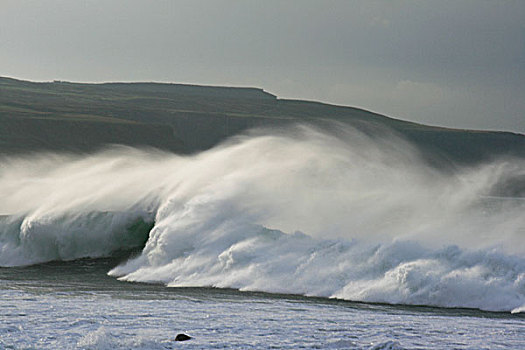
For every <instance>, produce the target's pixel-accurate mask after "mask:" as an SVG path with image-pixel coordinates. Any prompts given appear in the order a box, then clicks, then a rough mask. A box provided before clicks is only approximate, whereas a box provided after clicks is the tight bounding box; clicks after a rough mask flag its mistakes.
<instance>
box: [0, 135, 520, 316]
mask: <svg viewBox="0 0 525 350" xmlns="http://www.w3.org/2000/svg"><path fill="white" fill-rule="evenodd" d="M0 171H1V172H0V193H2V201H1V203H0V213H2V214H4V216H3V217H2V219H1V221H0V225H1V226H0V230H1V231H0V265H1V266H22V265H30V264H38V263H43V262H48V261H55V260H74V259H79V258H85V257H90V258H96V257H107V256H111V254H112V253H113V252H115V251H118V250H126V249H131V248H137V247H138V248H142V250H141V252H140V254H139V255H138V256H136V257H134V258H132V259H130V260H129V261H126V262H125V263H122V264H121V265H119V266H117V267H115V268H113V269H112V270H111V271H109V274H110V275H111V276H115V277H117V278H119V279H121V280H124V281H134V282H153V283H163V284H165V285H167V286H173V287H179V286H185V287H187V286H205V287H207V286H212V287H220V288H235V289H239V290H242V291H244V290H246V291H265V292H273V293H289V294H301V295H307V296H322V297H330V298H341V299H347V300H353V301H366V302H381V303H392V304H414V305H434V306H443V307H469V308H478V309H482V310H491V311H509V312H520V311H523V310H524V308H525V259H524V258H523V253H524V252H525V215H523V213H524V211H523V209H524V208H525V205H524V204H525V202H524V201H523V200H520V199H515V200H512V199H507V200H504V199H501V200H497V199H494V198H492V197H490V196H489V195H490V193H491V189H492V187H494V186H495V185H497V184H498V183H501V181H504V180H505V178H508V177H510V176H514V177H515V176H518V175H521V176H523V174H525V164H524V163H523V162H522V161H521V162H517V161H509V160H506V161H495V162H491V163H490V164H486V165H483V166H479V167H476V168H474V169H468V170H467V169H465V170H455V171H453V172H440V171H439V170H436V169H435V168H433V167H431V166H429V165H426V164H425V162H423V161H422V160H421V158H420V157H419V155H418V153H417V151H416V150H415V149H414V148H413V147H411V145H410V144H408V143H406V142H404V141H403V140H401V139H399V138H396V137H395V136H393V135H389V137H386V138H382V139H380V140H378V139H372V138H370V137H368V136H366V135H365V134H363V133H360V132H357V131H355V130H352V129H346V130H344V132H343V133H341V132H339V135H338V136H337V137H336V136H333V135H330V134H327V133H324V132H322V131H320V130H316V129H313V128H308V127H299V128H295V129H293V130H288V131H287V132H286V133H274V134H268V133H262V132H259V133H252V134H250V135H247V136H246V135H245V136H242V137H238V138H236V139H234V140H231V141H230V142H228V143H226V144H224V145H221V146H219V147H217V148H215V149H212V150H209V151H206V152H203V153H200V154H197V155H194V156H185V157H183V156H178V155H174V154H168V153H163V152H160V151H156V150H137V149H131V148H123V147H115V148H113V149H110V150H106V151H104V152H100V153H97V154H95V155H89V156H84V157H79V156H74V155H56V154H44V155H33V156H28V157H25V158H7V159H5V160H4V161H3V162H2V166H1V170H0ZM148 223H151V225H150V226H149V225H148ZM137 226H139V227H147V228H148V229H150V228H151V230H150V231H149V232H142V233H140V232H137V231H140V230H138V229H137ZM134 227H135V229H133V228H134ZM144 242H145V244H144ZM141 245H144V246H143V247H141Z"/></svg>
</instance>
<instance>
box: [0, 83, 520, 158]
mask: <svg viewBox="0 0 525 350" xmlns="http://www.w3.org/2000/svg"><path fill="white" fill-rule="evenodd" d="M332 121H337V122H342V123H346V124H349V125H351V126H353V127H356V128H358V129H360V130H363V131H364V132H367V133H369V134H371V135H373V136H374V137H382V135H384V131H385V130H390V131H393V132H394V133H396V134H398V135H401V136H402V137H405V138H407V139H408V140H410V141H412V142H413V143H414V144H415V145H416V146H417V147H418V148H419V149H420V150H421V152H422V153H423V155H424V156H425V157H426V158H427V159H428V160H429V161H430V162H433V163H435V164H437V165H439V166H441V165H445V164H452V165H453V164H454V163H458V164H475V163H477V162H480V161H483V160H487V159H491V158H493V157H497V156H513V157H521V158H525V136H524V135H520V134H513V133H508V132H481V131H471V130H454V129H446V128H438V127H430V126H425V125H421V124H416V123H411V122H405V121H401V120H397V119H392V118H389V117H386V116H383V115H379V114H376V113H372V112H368V111H365V110H362V109H358V108H352V107H343V106H333V105H328V104H323V103H318V102H310V101H297V100H283V99H278V98H276V97H275V96H274V95H271V94H269V93H267V92H265V91H263V90H262V89H256V88H232V87H208V86H195V85H180V84H158V83H105V84H79V83H69V82H52V83H34V82H27V81H20V80H15V79H10V78H0V153H13V152H14V153H19V152H28V151H38V150H64V151H92V150H95V149H97V148H99V147H101V146H103V145H104V144H108V143H119V144H124V145H132V146H139V145H146V146H152V147H157V148H161V149H166V150H170V151H174V152H185V153H191V152H196V151H199V150H203V149H207V148H210V147H212V146H213V145H215V144H217V143H218V142H221V141H222V140H224V139H225V138H227V137H229V136H232V135H235V134H238V133H240V132H242V131H244V130H247V129H249V128H252V127H257V126H265V127H282V126H284V125H287V124H290V123H297V122H306V123H313V124H318V125H321V126H324V127H330V126H329V125H330V123H331V122H332ZM327 125H328V126H327Z"/></svg>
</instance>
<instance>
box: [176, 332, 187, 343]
mask: <svg viewBox="0 0 525 350" xmlns="http://www.w3.org/2000/svg"><path fill="white" fill-rule="evenodd" d="M190 339H191V337H190V336H189V335H186V334H183V333H180V334H177V336H176V337H175V341H185V340H190Z"/></svg>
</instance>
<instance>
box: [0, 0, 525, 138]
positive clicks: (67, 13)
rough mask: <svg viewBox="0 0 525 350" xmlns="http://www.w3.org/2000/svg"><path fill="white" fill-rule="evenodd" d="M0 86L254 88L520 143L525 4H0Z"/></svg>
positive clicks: (109, 0) (124, 0)
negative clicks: (8, 82)
mask: <svg viewBox="0 0 525 350" xmlns="http://www.w3.org/2000/svg"><path fill="white" fill-rule="evenodd" d="M0 76H8V77H14V78H19V79H26V80H33V81H50V80H67V81H78V82H106V81H157V82H173V83H191V84H202V85H227V86H254V87H260V88H263V89H264V90H266V91H268V92H271V93H273V94H275V95H277V96H278V97H280V98H298V99H307V100H315V101H322V102H327V103H333V104H339V105H348V106H354V107H360V108H364V109H367V110H371V111H374V112H378V113H381V114H385V115H388V116H391V117H395V118H398V119H403V120H410V121H415V122H418V123H424V124H430V125H438V126H446V127H454V128H468V129H489V130H505V131H513V132H519V133H525V1H522V0H515V1H512V0H505V1H495V0H494V1H484V0H454V1H448V0H436V1H422V0H421V1H415V0H414V1H405V0H388V1H387V0H385V1H373V0H369V1H351V0H348V1H335V0H333V1H332V0H325V1H315V0H297V1H286V0H280V1H276V0H264V1H259V0H257V1H251V0H242V1H241V0H238V1H235V0H214V1H199V0H192V1H177V0H172V1H160V0H151V1H146V0H144V1H138V0H93V1H90V0H77V1H73V0H60V1H59V0H54V1H53V0H49V1H48V0H40V1H26V0H0Z"/></svg>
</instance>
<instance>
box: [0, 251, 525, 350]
mask: <svg viewBox="0 0 525 350" xmlns="http://www.w3.org/2000/svg"><path fill="white" fill-rule="evenodd" d="M116 263H117V261H116V260H115V259H97V260H78V261H73V262H55V263H47V264H42V265H35V266H29V267H18V268H0V348H1V349H79V348H80V349H223V348H234V349H270V348H275V349H301V348H303V349H520V348H524V347H525V339H524V337H523V335H524V334H525V317H523V315H522V314H517V315H513V314H509V313H491V312H483V311H476V310H467V309H442V308H430V307H402V306H389V305H381V304H365V303H352V302H348V301H340V300H330V299H323V298H307V297H301V296H292V295H281V294H266V293H254V292H239V291H236V290H231V289H211V288H167V287H164V286H161V285H148V284H137V283H129V282H120V281H118V280H116V279H114V278H111V277H108V276H107V275H106V273H107V271H108V270H109V269H110V268H111V267H113V266H115V264H116ZM177 333H186V334H188V335H191V336H192V337H193V339H192V340H190V341H187V342H184V343H177V342H174V341H173V340H174V337H175V335H176V334H177Z"/></svg>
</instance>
